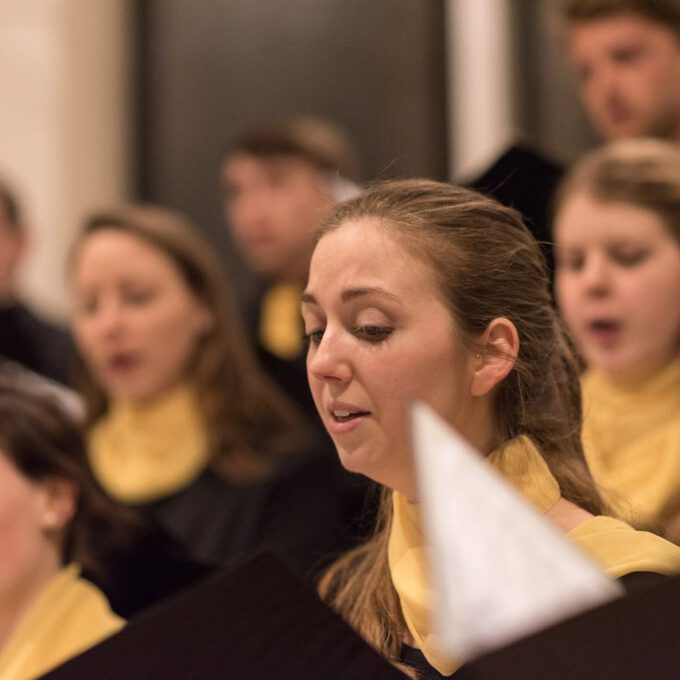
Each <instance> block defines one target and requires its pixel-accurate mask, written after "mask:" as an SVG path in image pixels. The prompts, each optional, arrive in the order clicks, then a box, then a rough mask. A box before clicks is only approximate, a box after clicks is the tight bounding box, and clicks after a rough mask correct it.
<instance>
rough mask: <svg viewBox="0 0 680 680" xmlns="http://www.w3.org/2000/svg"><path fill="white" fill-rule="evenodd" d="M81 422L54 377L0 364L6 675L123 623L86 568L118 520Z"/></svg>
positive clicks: (1, 652)
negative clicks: (49, 382)
mask: <svg viewBox="0 0 680 680" xmlns="http://www.w3.org/2000/svg"><path fill="white" fill-rule="evenodd" d="M114 517H115V510H114V508H113V506H112V504H111V503H110V502H109V501H107V499H106V498H105V496H104V495H103V494H102V493H101V491H100V489H99V488H98V486H97V484H96V482H95V481H94V479H93V478H92V474H91V473H90V471H89V466H88V463H87V459H86V454H85V448H84V446H83V441H82V438H81V436H80V426H79V423H78V422H77V421H76V420H74V418H73V416H72V414H70V413H69V411H68V410H67V408H66V407H65V406H64V405H63V404H62V403H61V402H60V401H59V398H58V397H57V396H56V395H55V392H54V391H53V390H52V389H51V388H49V387H42V388H41V386H40V383H39V382H38V381H36V380H35V378H27V379H24V378H23V377H22V375H21V374H20V373H19V372H17V371H9V370H8V369H7V368H0V554H1V555H2V559H0V677H2V678H7V679H10V678H11V679H12V680H28V679H29V678H35V677H38V676H40V675H42V674H43V673H45V672H46V671H48V670H49V669H51V668H52V667H54V666H56V665H58V664H60V663H62V662H63V661H65V660H66V659H68V658H70V657H72V656H75V655H76V654H79V653H80V652H82V651H84V650H85V649H87V648H88V647H91V646H92V645H95V644H97V643H98V642H99V641H101V640H102V639H104V638H106V637H108V636H109V635H112V634H113V633H115V632H116V631H118V630H119V629H120V628H121V627H122V626H123V624H124V622H123V620H122V619H120V618H119V617H117V616H116V615H115V614H113V612H112V611H111V609H110V608H109V604H108V602H107V601H106V598H105V597H104V595H103V594H102V593H101V592H100V591H99V590H98V589H97V588H96V587H95V586H94V585H92V583H90V582H89V581H86V580H85V579H83V578H82V577H81V576H80V571H81V568H86V569H90V570H92V569H95V570H97V569H101V568H102V567H104V566H105V556H106V550H105V548H106V547H107V544H109V543H111V542H112V541H113V540H114V539H115V537H116V535H117V534H118V532H119V529H120V527H118V526H117V525H116V522H115V520H114Z"/></svg>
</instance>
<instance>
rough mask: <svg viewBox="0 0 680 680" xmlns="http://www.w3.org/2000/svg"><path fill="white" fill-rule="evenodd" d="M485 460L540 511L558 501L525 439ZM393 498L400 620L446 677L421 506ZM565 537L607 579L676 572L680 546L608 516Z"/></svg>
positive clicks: (391, 548) (451, 667)
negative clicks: (434, 629)
mask: <svg viewBox="0 0 680 680" xmlns="http://www.w3.org/2000/svg"><path fill="white" fill-rule="evenodd" d="M487 460H488V461H489V462H490V463H491V465H493V466H494V467H495V468H496V469H497V470H498V471H499V472H500V473H501V474H502V475H503V476H504V477H505V478H506V479H507V481H508V482H510V484H512V486H514V487H515V489H516V490H517V491H518V492H519V493H520V494H521V495H522V496H523V497H524V498H525V499H526V500H527V501H528V502H529V503H531V504H532V505H533V506H534V507H535V508H536V509H537V510H538V511H539V512H540V513H542V514H545V513H546V512H547V511H548V510H550V508H551V507H552V506H553V505H554V504H555V503H556V502H557V501H558V500H559V498H560V490H559V486H558V484H557V481H556V480H555V478H554V477H553V476H552V474H551V472H550V470H549V468H548V466H547V464H546V462H545V461H544V460H543V457H542V456H541V454H540V453H539V452H538V449H537V448H536V447H535V446H534V444H533V443H532V442H531V440H530V439H529V438H528V437H526V436H520V437H517V438H516V439H513V440H512V441H510V442H509V443H507V444H506V445H505V446H504V447H503V449H502V451H495V452H493V453H492V454H490V455H489V456H488V458H487ZM392 501H393V510H394V512H393V518H392V527H391V531H390V537H389V544H388V554H387V556H388V563H389V567H390V574H391V576H392V582H393V584H394V587H395V589H396V591H397V594H398V596H399V602H400V604H401V610H402V613H403V615H404V620H405V622H406V626H407V628H408V630H409V632H410V633H411V635H412V636H413V639H414V640H415V642H416V645H417V646H418V647H419V648H420V649H421V651H422V652H423V654H424V655H425V658H426V659H427V661H428V663H430V665H432V666H433V667H434V668H436V669H437V670H438V671H439V672H440V673H442V674H443V675H450V674H451V673H453V672H454V671H456V670H457V669H458V668H459V667H460V663H458V662H456V661H452V660H451V659H449V658H448V657H443V656H442V655H441V654H440V653H439V652H438V651H437V640H436V638H435V636H434V634H432V633H431V632H430V621H431V612H432V609H433V602H434V599H435V593H434V592H433V590H432V588H431V586H430V578H429V562H428V550H427V546H426V542H425V537H424V535H423V532H422V529H421V518H420V507H419V506H418V505H417V504H415V503H410V502H409V501H408V500H407V499H406V498H404V496H402V495H401V494H399V493H397V492H394V493H393V495H392ZM567 536H568V538H569V539H571V540H572V541H573V542H574V543H575V544H576V545H577V547H578V548H580V549H581V550H582V551H583V552H585V553H586V554H587V555H589V556H590V557H591V558H592V559H593V560H594V561H595V562H596V563H598V564H599V565H600V566H601V567H602V569H603V570H604V571H605V572H606V573H608V574H609V575H610V576H611V577H612V578H618V577H620V576H623V575H625V574H629V573H631V572H635V571H653V572H657V573H662V574H668V575H670V574H674V573H677V572H680V548H678V547H677V546H675V545H673V544H672V543H669V542H668V541H665V540H664V539H662V538H660V537H659V536H656V535H654V534H650V533H647V532H643V531H635V530H634V529H633V528H632V527H630V526H628V525H627V524H626V523H625V522H622V521H620V520H617V519H614V518H613V517H603V516H600V517H592V518H590V519H587V520H586V521H584V522H582V523H581V524H579V525H578V526H576V527H575V528H574V529H572V530H571V531H569V532H568V533H567Z"/></svg>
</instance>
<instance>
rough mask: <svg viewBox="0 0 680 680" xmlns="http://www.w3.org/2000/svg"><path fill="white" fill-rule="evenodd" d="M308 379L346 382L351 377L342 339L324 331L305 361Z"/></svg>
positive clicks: (347, 356) (347, 355)
mask: <svg viewBox="0 0 680 680" xmlns="http://www.w3.org/2000/svg"><path fill="white" fill-rule="evenodd" d="M307 371H308V373H309V377H310V378H312V377H313V378H315V379H316V380H325V381H335V382H348V381H349V380H350V378H351V377H352V370H351V364H350V361H349V354H348V351H347V348H346V347H345V343H344V342H343V340H342V338H340V337H338V336H337V335H332V334H329V333H328V331H326V332H325V333H324V335H323V337H322V338H321V342H320V343H319V344H318V345H312V347H311V348H310V350H309V355H308V360H307Z"/></svg>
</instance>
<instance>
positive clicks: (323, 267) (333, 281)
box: [309, 217, 436, 294]
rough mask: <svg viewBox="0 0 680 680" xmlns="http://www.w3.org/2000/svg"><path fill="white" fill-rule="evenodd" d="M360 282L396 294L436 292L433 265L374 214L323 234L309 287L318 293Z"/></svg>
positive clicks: (311, 270) (315, 252)
mask: <svg viewBox="0 0 680 680" xmlns="http://www.w3.org/2000/svg"><path fill="white" fill-rule="evenodd" d="M356 285H362V286H369V287H370V286H379V287H381V288H387V289H388V290H390V292H393V293H395V294H399V293H400V292H402V293H406V292H407V291H410V292H413V293H418V294H421V293H425V292H429V293H436V286H435V276H434V272H433V271H432V268H431V267H429V266H427V265H426V264H425V263H424V262H423V261H422V259H421V258H419V257H417V256H415V255H414V254H413V253H412V252H410V251H409V249H408V248H407V246H406V245H405V243H404V242H403V241H402V240H400V239H399V238H398V237H397V236H396V235H395V233H394V231H393V230H392V229H391V228H390V227H389V226H387V225H386V224H385V223H384V222H382V221H381V220H380V219H378V218H374V217H364V218H359V219H352V220H348V221H346V222H343V223H342V224H341V225H340V226H339V227H337V228H336V229H334V230H333V231H331V232H329V233H327V234H325V235H324V236H323V237H322V238H321V240H320V241H319V243H318V244H317V246H316V249H315V250H314V254H313V256H312V262H311V266H310V274H309V289H310V291H312V289H314V290H313V292H314V294H317V293H319V294H321V293H323V291H324V290H326V291H340V290H342V289H343V288H346V287H351V286H356ZM317 288H318V289H319V290H316V289H317Z"/></svg>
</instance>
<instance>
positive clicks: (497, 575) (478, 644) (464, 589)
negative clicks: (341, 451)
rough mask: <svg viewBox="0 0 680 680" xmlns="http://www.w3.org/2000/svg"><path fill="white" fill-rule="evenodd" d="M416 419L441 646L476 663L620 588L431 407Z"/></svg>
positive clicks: (612, 595)
mask: <svg viewBox="0 0 680 680" xmlns="http://www.w3.org/2000/svg"><path fill="white" fill-rule="evenodd" d="M413 426H414V427H413V436H414V449H415V455H416V466H417V474H418V483H419V494H420V499H421V502H422V517H423V522H424V527H423V529H424V532H425V535H426V538H427V542H428V545H429V548H430V554H431V567H432V573H431V577H432V586H433V589H434V592H435V593H436V605H435V612H434V617H435V618H434V623H435V631H434V632H435V639H437V641H438V646H440V647H441V649H440V652H441V653H442V654H444V655H445V656H450V657H451V658H453V659H458V660H459V661H469V660H470V659H472V658H474V657H476V656H479V655H480V654H481V653H484V652H488V651H491V650H494V649H497V648H499V647H502V646H504V645H506V644H509V643H510V642H513V641H514V640H516V639H519V638H521V637H524V636H526V635H528V634H530V633H532V632H535V631H537V630H540V629H541V628H544V627H546V626H548V625H550V624H552V623H556V622H557V621H560V620H561V619H565V618H568V617H570V616H573V615H575V614H577V613H578V612H580V611H583V610H586V609H589V608H592V607H594V606H596V605H598V604H602V603H604V602H607V601H609V600H611V599H613V598H615V597H617V596H618V595H620V594H621V592H622V589H621V587H620V586H619V584H617V583H615V582H614V581H612V580H610V579H609V578H608V577H607V576H606V575H605V574H604V573H603V572H602V570H601V569H600V568H599V567H598V566H597V565H595V564H594V563H593V562H592V561H591V560H590V559H589V558H588V557H586V556H585V555H584V554H582V553H581V552H580V551H579V550H578V549H577V548H576V547H574V546H573V545H572V544H571V543H570V542H569V541H568V540H567V538H566V537H564V536H563V535H562V534H561V533H560V532H559V531H558V530H557V528H556V527H553V525H552V524H551V523H549V521H548V520H546V519H545V518H544V517H542V516H541V515H540V514H539V513H538V512H537V511H536V510H535V509H534V508H533V507H531V506H530V505H529V504H528V503H527V502H526V501H525V500H524V499H523V498H522V497H521V496H520V495H519V494H518V493H517V492H516V491H515V490H514V489H513V488H512V487H511V486H510V485H509V484H508V483H507V482H506V481H505V480H504V479H503V478H502V477H501V476H500V475H499V474H498V473H497V472H496V471H495V470H494V469H493V468H492V467H491V466H490V465H489V464H488V463H486V461H484V459H483V457H482V456H481V455H480V454H479V453H478V452H476V451H475V450H474V449H473V448H472V447H471V446H470V445H469V444H468V443H467V442H466V441H464V440H463V439H462V438H461V437H460V436H458V434H456V433H455V432H454V431H453V430H452V429H451V428H450V427H449V426H448V425H447V424H446V423H445V422H444V421H443V420H441V419H440V418H439V417H438V416H437V415H436V414H435V413H434V412H433V411H432V410H431V409H429V408H428V407H426V406H424V405H421V404H416V405H415V406H414V409H413Z"/></svg>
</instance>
